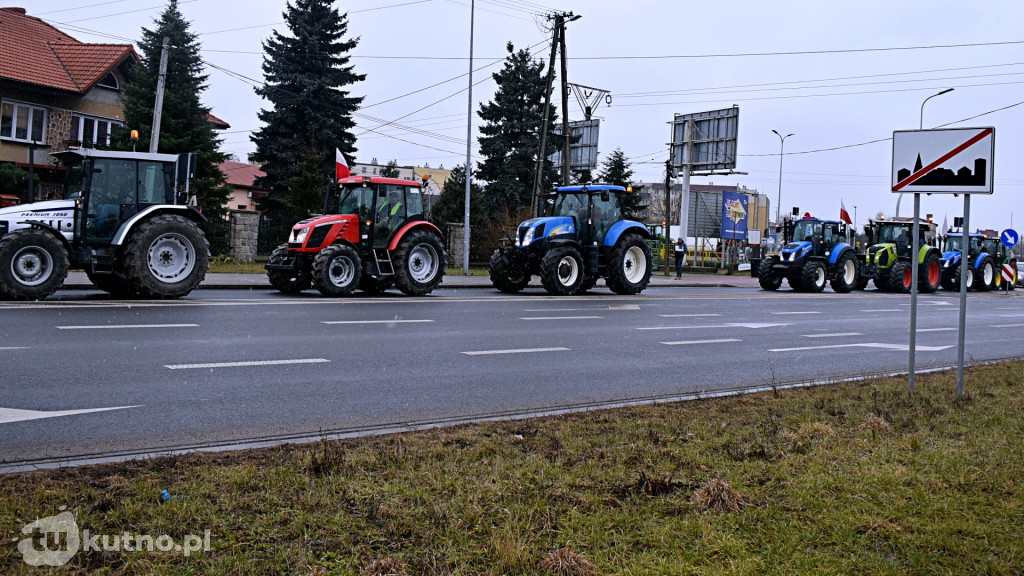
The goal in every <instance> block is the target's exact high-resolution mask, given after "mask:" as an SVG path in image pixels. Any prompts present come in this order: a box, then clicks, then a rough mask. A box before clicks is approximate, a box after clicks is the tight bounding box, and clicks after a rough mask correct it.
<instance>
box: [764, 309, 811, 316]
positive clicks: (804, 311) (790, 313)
mask: <svg viewBox="0 0 1024 576" xmlns="http://www.w3.org/2000/svg"><path fill="white" fill-rule="evenodd" d="M772 314H774V315H776V316H796V315H798V314H821V312H819V311H817V310H801V311H798V312H772Z"/></svg>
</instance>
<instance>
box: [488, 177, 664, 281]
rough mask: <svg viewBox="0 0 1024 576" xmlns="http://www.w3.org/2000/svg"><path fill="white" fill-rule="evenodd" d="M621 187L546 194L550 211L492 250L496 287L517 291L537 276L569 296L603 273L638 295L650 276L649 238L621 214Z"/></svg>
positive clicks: (600, 186)
mask: <svg viewBox="0 0 1024 576" xmlns="http://www.w3.org/2000/svg"><path fill="white" fill-rule="evenodd" d="M631 193H632V192H631V191H628V192H627V190H626V189H625V188H623V187H622V186H610V185H605V184H593V185H589V186H563V187H561V188H558V189H557V190H556V191H555V192H554V193H552V194H547V195H545V202H544V205H545V206H548V207H550V212H551V215H550V216H541V217H538V218H531V219H529V220H527V221H525V222H523V223H522V224H520V225H519V228H518V229H517V230H516V235H515V238H506V239H504V240H503V241H502V246H501V247H500V248H498V249H497V250H495V251H494V254H493V255H492V256H491V262H490V276H491V282H492V283H493V284H494V287H495V288H497V289H498V290H501V291H502V292H507V293H516V292H519V291H520V290H522V289H523V288H525V287H526V285H527V284H529V282H530V277H531V276H533V275H539V276H540V279H541V283H542V284H543V285H544V288H545V289H546V290H547V291H548V292H549V293H551V294H555V295H561V296H566V295H571V294H577V293H581V292H585V291H587V290H589V289H590V288H593V287H594V284H595V283H597V280H598V279H599V278H604V279H605V284H607V286H608V288H609V289H610V290H611V291H612V292H615V293H616V294H639V293H640V292H642V291H643V290H644V288H646V287H647V284H648V283H649V282H650V280H651V268H652V259H651V249H650V246H648V244H647V240H649V239H650V238H651V234H650V232H649V231H648V230H647V228H646V227H645V226H644V225H643V224H641V223H639V222H634V221H632V220H626V219H624V218H623V213H622V201H621V200H622V195H623V194H631Z"/></svg>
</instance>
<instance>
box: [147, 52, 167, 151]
mask: <svg viewBox="0 0 1024 576" xmlns="http://www.w3.org/2000/svg"><path fill="white" fill-rule="evenodd" d="M170 48H171V39H170V38H168V37H167V36H164V45H163V50H161V51H160V73H159V75H157V77H156V102H154V104H153V130H152V135H151V136H150V138H149V151H150V152H151V153H156V151H157V148H158V147H159V146H160V116H161V114H163V110H164V86H165V85H166V84H167V51H168V50H170Z"/></svg>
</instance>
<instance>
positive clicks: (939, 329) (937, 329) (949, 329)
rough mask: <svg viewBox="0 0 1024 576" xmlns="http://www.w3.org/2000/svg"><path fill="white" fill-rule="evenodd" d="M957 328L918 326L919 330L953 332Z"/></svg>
mask: <svg viewBox="0 0 1024 576" xmlns="http://www.w3.org/2000/svg"><path fill="white" fill-rule="evenodd" d="M954 330H957V328H918V329H917V331H918V332H953V331H954Z"/></svg>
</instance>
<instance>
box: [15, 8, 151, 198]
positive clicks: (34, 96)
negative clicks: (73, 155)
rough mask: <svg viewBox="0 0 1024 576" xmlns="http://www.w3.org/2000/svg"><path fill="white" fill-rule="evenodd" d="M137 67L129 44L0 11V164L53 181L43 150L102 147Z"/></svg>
mask: <svg viewBox="0 0 1024 576" xmlns="http://www.w3.org/2000/svg"><path fill="white" fill-rule="evenodd" d="M138 62H139V57H138V55H137V54H136V53H135V49H134V48H133V47H132V45H131V44H87V43H84V42H79V41H78V40H76V39H75V38H73V37H71V36H69V35H68V34H65V33H64V32H62V31H60V30H58V29H57V28H55V27H53V26H51V25H50V24H48V23H46V22H45V21H43V20H41V19H39V18H35V17H32V16H29V15H28V14H26V13H25V9H24V8H10V7H8V8H0V162H13V163H15V164H17V165H19V166H22V167H27V166H29V164H30V163H32V164H33V168H34V169H35V171H36V173H37V174H40V176H41V177H42V180H43V182H57V181H59V179H60V176H59V174H56V173H55V171H54V170H53V165H52V164H50V157H49V153H50V152H56V151H60V150H66V149H67V148H68V147H69V146H80V145H83V144H84V145H86V146H89V145H92V146H106V145H108V144H109V139H110V131H111V128H112V127H113V126H115V125H121V124H123V122H124V108H123V105H122V96H123V94H124V90H123V86H124V82H125V76H126V74H127V72H128V69H129V68H130V67H131V66H134V65H135V64H136V63H138ZM54 191H55V190H54Z"/></svg>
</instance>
